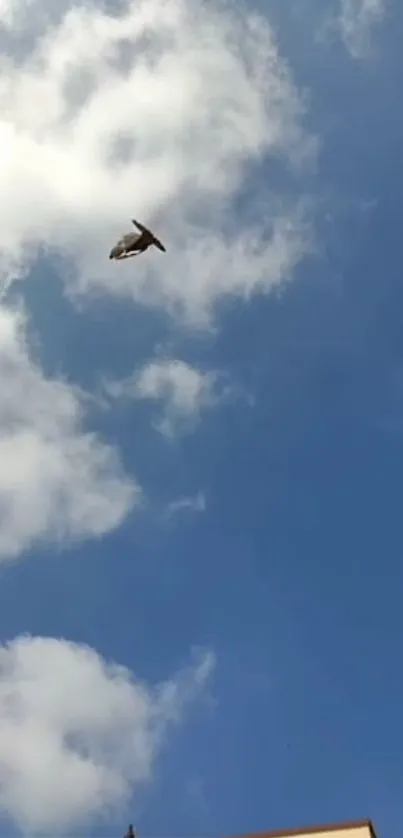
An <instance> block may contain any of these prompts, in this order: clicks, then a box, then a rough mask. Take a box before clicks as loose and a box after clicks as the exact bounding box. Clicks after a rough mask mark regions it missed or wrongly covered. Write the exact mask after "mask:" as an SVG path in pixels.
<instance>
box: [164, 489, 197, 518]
mask: <svg viewBox="0 0 403 838" xmlns="http://www.w3.org/2000/svg"><path fill="white" fill-rule="evenodd" d="M205 509H206V496H205V494H204V492H197V494H196V495H193V496H191V497H184V498H178V500H173V501H171V503H169V504H168V507H167V510H166V517H167V518H168V519H170V518H173V517H174V515H177V514H178V512H204V511H205Z"/></svg>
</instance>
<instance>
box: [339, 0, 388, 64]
mask: <svg viewBox="0 0 403 838" xmlns="http://www.w3.org/2000/svg"><path fill="white" fill-rule="evenodd" d="M384 14H385V2H384V0H341V11H340V16H339V20H338V22H339V27H340V32H341V36H342V39H343V41H344V44H345V46H346V49H347V50H348V51H349V52H350V54H351V55H352V56H353V58H361V57H362V56H363V55H365V53H366V52H367V50H368V47H369V43H370V35H371V30H372V27H373V26H375V24H377V23H380V21H381V20H382V18H383V16H384Z"/></svg>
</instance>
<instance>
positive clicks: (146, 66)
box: [0, 0, 313, 322]
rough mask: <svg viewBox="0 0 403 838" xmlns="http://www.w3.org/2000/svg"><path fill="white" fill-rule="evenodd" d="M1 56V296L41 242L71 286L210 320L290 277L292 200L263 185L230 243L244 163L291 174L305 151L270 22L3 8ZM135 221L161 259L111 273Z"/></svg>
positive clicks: (299, 216) (177, 10) (224, 13)
mask: <svg viewBox="0 0 403 838" xmlns="http://www.w3.org/2000/svg"><path fill="white" fill-rule="evenodd" d="M43 32H45V34H43ZM0 47H1V49H2V58H1V81H0V114H1V116H0V143H1V149H2V154H1V157H0V189H1V195H2V203H3V206H7V213H6V215H5V216H4V218H3V219H2V225H1V229H0V252H1V253H2V256H1V259H0V271H1V276H2V279H3V284H5V285H7V282H9V280H10V270H11V272H15V271H17V272H18V270H19V267H20V263H21V259H22V263H23V265H25V266H27V265H28V263H29V259H30V258H31V257H32V256H33V254H35V252H36V251H35V248H36V246H37V244H38V243H42V244H43V245H44V246H45V247H47V248H49V249H50V250H52V252H53V251H54V250H56V251H61V252H62V253H63V254H64V255H65V256H66V260H67V262H68V265H67V266H66V267H65V271H64V275H65V279H66V281H67V282H69V284H70V289H71V288H72V286H73V285H74V288H75V290H76V291H77V292H85V291H86V290H88V289H89V288H91V287H93V286H95V285H97V286H98V287H100V288H103V289H104V290H107V292H108V293H111V294H121V295H129V296H131V297H133V298H135V299H137V300H142V301H143V302H146V303H147V304H150V305H158V306H163V307H165V308H166V309H168V310H170V311H172V312H174V311H176V312H180V313H184V314H185V315H186V316H187V317H190V318H192V319H193V320H194V321H197V322H205V321H206V318H208V316H209V313H210V309H211V306H212V304H213V303H214V301H216V300H218V299H219V298H220V297H222V296H223V295H230V294H236V295H238V296H241V297H242V296H244V295H248V294H251V293H254V292H256V291H257V290H259V291H263V290H267V289H269V288H270V287H272V286H273V285H276V284H277V283H279V282H280V281H282V280H283V279H285V278H287V277H289V276H290V275H291V273H292V271H293V269H294V266H295V265H296V263H298V261H299V260H300V258H301V257H302V256H303V255H304V254H305V252H306V250H307V248H308V247H309V235H308V232H307V229H306V226H305V223H304V214H303V212H301V211H300V207H299V206H298V205H297V204H296V203H295V201H293V200H292V201H290V202H289V203H288V204H287V203H284V202H283V201H281V200H280V198H279V196H275V195H273V193H272V191H271V187H270V184H269V183H266V184H265V183H263V182H262V180H261V179H260V180H259V189H258V188H257V187H256V190H255V196H254V197H256V196H257V206H256V208H255V218H256V220H253V219H251V218H250V219H249V220H248V221H244V227H243V229H242V230H241V231H239V225H236V228H237V229H235V226H234V219H233V215H232V212H231V206H232V201H233V198H234V197H235V196H236V195H237V194H238V193H239V191H240V189H241V188H243V187H244V186H245V182H246V181H245V178H246V171H247V170H246V166H247V164H249V163H251V162H257V161H259V160H261V159H262V157H263V156H265V155H271V156H272V157H274V158H276V159H278V160H282V161H283V162H284V163H285V164H291V165H292V166H294V167H296V169H298V166H299V165H303V162H304V161H306V160H307V159H310V157H311V154H312V151H313V145H312V141H311V138H309V137H308V136H307V135H306V134H305V133H304V131H303V128H302V123H303V117H304V109H305V105H304V102H303V100H302V98H301V96H300V95H299V92H298V90H297V88H296V87H295V85H294V83H293V79H292V77H291V74H290V71H289V68H288V66H287V64H286V62H285V61H284V60H283V59H282V57H281V56H280V54H279V51H278V47H277V43H276V40H275V36H274V33H273V31H272V29H271V27H270V25H269V23H268V21H267V20H265V19H264V18H261V17H259V16H257V15H256V14H255V13H254V12H252V11H250V10H248V8H247V6H245V7H244V6H241V5H240V6H239V7H237V8H231V6H230V5H229V4H223V3H220V2H218V0H212V2H211V3H204V2H202V0H170V3H169V4H167V3H165V2H164V0H132V2H128V3H127V4H126V5H125V6H124V8H122V9H121V10H120V11H117V10H116V11H114V12H113V11H109V12H106V11H105V10H103V9H102V8H100V7H99V5H95V4H92V3H91V4H90V3H89V4H87V5H82V6H77V5H73V3H71V4H70V3H69V2H64V0H59V2H55V3H54V4H49V2H48V0H30V2H29V3H26V2H16V0H2V27H1V29H0ZM38 102H40V107H39V106H38ZM248 171H249V170H248ZM257 193H258V195H257ZM133 215H134V216H135V217H138V218H140V219H142V220H143V221H145V222H146V223H150V224H151V225H153V226H154V227H155V230H156V232H157V234H158V235H159V236H160V237H161V238H162V240H163V241H164V242H165V243H166V245H167V248H168V252H167V254H166V255H163V254H161V253H158V252H154V253H151V252H150V253H148V254H147V255H146V256H144V257H141V258H139V259H135V260H128V261H127V262H126V263H123V264H117V265H116V264H113V263H112V264H111V263H109V261H108V258H107V256H108V251H109V249H110V246H111V245H112V244H113V243H114V241H115V239H116V237H117V236H119V235H120V233H121V231H122V230H124V229H125V227H126V226H128V227H129V229H130V218H131V217H132V216H133Z"/></svg>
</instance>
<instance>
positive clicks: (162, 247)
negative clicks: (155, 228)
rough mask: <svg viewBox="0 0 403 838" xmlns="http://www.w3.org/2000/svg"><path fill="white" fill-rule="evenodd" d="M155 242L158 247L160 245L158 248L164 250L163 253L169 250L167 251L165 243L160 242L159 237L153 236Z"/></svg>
mask: <svg viewBox="0 0 403 838" xmlns="http://www.w3.org/2000/svg"><path fill="white" fill-rule="evenodd" d="M153 244H155V246H156V247H158V250H162V251H163V253H166V252H167V251H166V247H164V245H163V244H162V242H160V240H159V239H157V238H156V237H155V236H153Z"/></svg>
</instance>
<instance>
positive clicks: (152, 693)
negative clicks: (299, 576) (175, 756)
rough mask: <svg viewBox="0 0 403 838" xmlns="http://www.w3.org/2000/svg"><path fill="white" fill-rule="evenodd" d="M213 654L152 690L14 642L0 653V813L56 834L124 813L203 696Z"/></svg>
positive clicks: (82, 655) (89, 652)
mask: <svg viewBox="0 0 403 838" xmlns="http://www.w3.org/2000/svg"><path fill="white" fill-rule="evenodd" d="M214 664H215V658H214V655H213V653H211V652H208V653H206V654H204V655H201V656H199V657H198V658H197V660H196V661H195V662H194V664H193V665H191V666H190V667H189V668H188V669H186V670H184V671H183V672H180V673H179V674H178V675H177V676H175V677H174V678H173V679H172V680H170V681H168V682H166V683H163V684H160V685H158V686H157V687H151V686H149V685H147V684H145V683H143V682H140V681H137V680H135V679H134V677H133V675H132V673H131V672H130V671H128V670H127V669H125V668H124V667H120V666H116V665H115V664H110V663H107V662H105V661H104V660H103V659H102V658H101V657H100V656H99V655H98V654H97V653H96V652H95V651H94V650H93V649H91V648H89V647H87V646H82V645H78V644H74V643H70V642H68V641H66V640H57V639H54V638H44V637H18V638H16V639H15V640H13V641H12V642H11V643H9V644H7V645H4V646H0V809H1V810H2V812H3V813H4V814H5V815H7V816H8V817H9V818H11V819H12V820H13V821H14V822H15V824H16V825H17V826H18V827H19V828H20V829H22V830H26V831H29V832H31V834H32V833H42V834H43V833H51V834H53V835H54V834H55V833H62V832H63V831H66V830H68V829H73V828H75V827H77V826H79V825H85V822H86V820H87V819H88V818H92V817H95V816H96V817H100V816H102V815H107V814H108V813H110V810H111V808H113V807H115V806H122V805H124V804H125V803H126V802H127V801H128V799H129V797H130V795H131V794H132V793H133V790H135V789H136V787H137V786H138V784H139V783H143V782H147V781H149V780H150V779H151V777H152V772H153V767H154V764H155V760H156V757H157V756H158V753H159V752H160V749H161V746H162V745H163V743H164V739H165V736H166V733H167V728H168V727H169V725H170V724H172V723H178V722H180V721H181V719H182V717H183V713H184V710H185V709H186V705H188V703H189V702H190V701H192V700H194V699H195V698H197V697H198V696H199V695H200V692H201V691H203V689H204V688H205V686H206V684H207V681H208V679H209V676H210V675H211V672H212V669H213V667H214Z"/></svg>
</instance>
